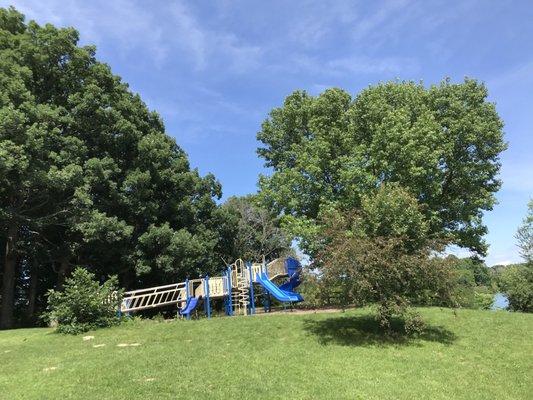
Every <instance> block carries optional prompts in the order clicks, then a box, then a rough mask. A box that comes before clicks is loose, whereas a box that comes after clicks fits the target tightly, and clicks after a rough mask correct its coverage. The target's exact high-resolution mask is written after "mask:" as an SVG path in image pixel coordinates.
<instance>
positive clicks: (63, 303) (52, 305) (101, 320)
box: [44, 267, 122, 334]
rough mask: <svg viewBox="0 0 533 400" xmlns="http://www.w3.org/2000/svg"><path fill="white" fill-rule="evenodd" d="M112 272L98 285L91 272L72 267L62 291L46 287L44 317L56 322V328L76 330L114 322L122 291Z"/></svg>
mask: <svg viewBox="0 0 533 400" xmlns="http://www.w3.org/2000/svg"><path fill="white" fill-rule="evenodd" d="M117 285H118V280H117V278H116V277H115V276H113V277H111V278H109V279H108V280H107V281H106V282H104V283H103V284H102V285H100V284H99V283H98V281H97V280H96V279H95V276H94V274H92V273H91V272H89V271H87V270H86V269H83V268H80V267H78V268H76V270H75V271H74V272H73V273H72V276H71V277H70V278H69V279H67V280H66V282H65V290H64V291H62V292H61V291H56V290H53V289H51V290H49V291H48V308H47V312H46V313H45V315H44V317H45V319H47V320H48V321H49V322H53V323H55V324H57V332H60V333H69V334H78V333H82V332H86V331H88V330H91V329H96V328H102V327H106V326H111V325H116V324H118V323H119V321H120V319H119V317H118V316H117V308H118V305H119V304H120V301H121V298H122V291H121V290H118V289H117Z"/></svg>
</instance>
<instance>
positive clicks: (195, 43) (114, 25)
mask: <svg viewBox="0 0 533 400" xmlns="http://www.w3.org/2000/svg"><path fill="white" fill-rule="evenodd" d="M0 2H2V1H1V0H0ZM11 3H12V4H13V5H14V6H15V7H16V8H17V9H19V10H20V11H21V12H23V13H24V14H25V15H26V16H27V17H28V18H29V19H35V20H37V21H38V22H39V23H41V24H44V23H48V22H49V23H53V24H55V25H59V26H74V27H75V28H76V29H78V30H79V31H80V34H81V40H82V42H83V43H95V44H96V45H97V46H98V47H102V46H103V45H106V46H108V47H112V48H113V50H116V51H117V52H119V54H122V55H123V56H125V57H124V58H126V56H130V57H131V53H132V52H138V53H139V54H137V55H136V56H135V57H136V58H137V59H140V58H143V59H145V60H146V57H145V54H146V53H148V56H149V60H151V61H153V63H154V65H155V66H156V67H160V66H161V65H162V64H163V63H165V62H166V61H167V59H168V56H169V55H170V54H171V53H173V52H174V53H175V52H176V50H183V51H185V53H186V54H188V56H189V57H190V58H191V60H192V62H193V64H194V67H195V69H196V70H198V71H204V70H206V69H208V68H210V67H213V66H216V65H224V66H226V67H228V70H229V71H230V72H234V73H242V72H246V71H249V70H251V69H254V68H257V66H258V65H259V58H260V56H261V54H262V50H261V48H260V47H258V46H253V45H249V44H246V43H243V42H242V40H240V39H239V38H238V37H237V36H236V35H235V34H234V33H232V32H228V31H226V30H213V29H208V28H206V27H205V26H203V24H202V23H201V21H200V20H199V19H198V18H197V17H196V16H195V15H194V13H193V10H192V8H191V6H190V5H189V3H185V2H181V1H179V2H173V3H172V4H170V5H166V4H164V3H163V4H162V5H161V6H160V7H159V8H157V7H154V8H152V7H150V6H149V4H148V3H135V2H132V1H128V0H113V1H104V0H96V1H91V2H84V1H81V0H67V1H63V0H48V1H46V2H42V1H36V0H33V1H32V0H11V1H10V4H11ZM160 13H163V14H165V16H168V17H167V18H163V19H161V17H160ZM141 52H144V53H145V54H141ZM128 53H130V54H128Z"/></svg>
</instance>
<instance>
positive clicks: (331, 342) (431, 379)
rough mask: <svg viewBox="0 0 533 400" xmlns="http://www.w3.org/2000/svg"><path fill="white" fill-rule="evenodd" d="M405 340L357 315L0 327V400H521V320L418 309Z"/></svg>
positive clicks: (527, 371) (526, 352)
mask: <svg viewBox="0 0 533 400" xmlns="http://www.w3.org/2000/svg"><path fill="white" fill-rule="evenodd" d="M421 311H422V313H423V315H424V316H425V317H426V318H427V320H428V322H429V323H430V328H429V330H428V331H427V332H426V333H425V334H424V335H423V336H422V337H420V338H418V339H415V340H410V341H401V340H400V341H398V340H392V339H387V338H385V337H384V336H383V335H381V334H378V333H377V327H376V325H375V323H374V322H373V320H372V319H371V317H370V316H369V315H370V314H369V311H368V310H355V311H349V312H346V313H317V314H290V313H287V314H281V315H268V316H256V317H235V318H214V319H212V320H199V321H173V322H156V321H138V320H135V321H133V322H131V323H127V324H125V325H123V326H120V327H115V328H110V329H105V330H99V331H95V332H89V333H88V334H87V335H92V336H94V339H92V340H86V341H84V340H83V338H82V336H63V335H58V334H54V333H52V332H51V330H49V329H20V330H13V331H3V332H0V359H1V362H2V365H1V368H0V398H2V399H10V400H14V399H59V398H62V399H89V398H91V399H92V398H99V399H131V400H133V399H144V400H147V399H155V398H158V399H176V398H195V399H211V398H213V399H223V398H224V399H228V398H240V399H249V398H251V399H267V398H288V399H309V398H328V399H332V398H335V399H342V398H344V399H359V398H360V399H386V398H397V399H413V398H432V399H450V398H453V399H487V398H497V399H499V400H501V399H526V398H527V397H528V394H531V393H532V392H533V358H532V354H533V341H532V339H531V332H532V331H533V315H527V314H519V313H514V314H513V313H508V312H491V311H468V310H461V311H458V312H457V313H456V314H454V312H453V311H451V310H447V309H438V308H428V309H422V310H421Z"/></svg>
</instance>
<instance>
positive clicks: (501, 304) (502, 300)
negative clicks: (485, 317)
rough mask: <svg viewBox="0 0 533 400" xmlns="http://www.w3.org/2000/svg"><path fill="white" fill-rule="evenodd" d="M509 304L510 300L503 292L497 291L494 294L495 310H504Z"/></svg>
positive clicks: (493, 304) (493, 305)
mask: <svg viewBox="0 0 533 400" xmlns="http://www.w3.org/2000/svg"><path fill="white" fill-rule="evenodd" d="M507 306H509V300H507V297H506V296H505V295H504V294H503V293H496V294H495V295H494V303H492V307H491V308H492V309H493V310H502V309H505V308H507Z"/></svg>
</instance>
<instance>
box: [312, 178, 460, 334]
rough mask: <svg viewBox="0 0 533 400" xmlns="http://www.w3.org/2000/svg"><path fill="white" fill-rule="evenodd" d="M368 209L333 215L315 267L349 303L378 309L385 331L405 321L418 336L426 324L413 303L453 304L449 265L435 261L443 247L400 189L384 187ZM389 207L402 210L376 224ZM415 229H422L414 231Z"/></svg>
mask: <svg viewBox="0 0 533 400" xmlns="http://www.w3.org/2000/svg"><path fill="white" fill-rule="evenodd" d="M363 204H364V205H365V206H364V208H363V210H362V211H360V212H356V213H351V214H348V213H345V214H340V213H332V214H330V215H329V216H328V217H327V218H326V219H325V220H324V224H325V226H326V228H325V230H324V233H325V239H326V242H325V244H324V246H323V248H322V249H321V250H320V251H319V252H318V255H317V257H316V259H315V263H314V265H315V266H316V267H317V268H319V269H320V270H321V271H322V273H323V277H322V280H323V283H324V284H326V285H329V284H334V285H335V284H337V285H339V284H340V286H341V287H342V288H343V296H344V297H345V298H346V299H349V300H351V301H353V302H355V303H356V304H365V303H375V304H377V318H378V320H379V322H380V324H381V325H382V326H384V327H387V328H388V327H390V325H391V321H392V320H393V318H395V317H402V318H404V319H405V321H406V322H405V328H406V329H407V330H408V331H417V330H419V329H420V328H421V323H422V321H421V320H420V319H419V317H418V315H416V313H414V312H412V311H411V308H410V306H411V305H412V304H420V303H427V302H430V301H431V300H438V301H440V302H441V303H443V304H452V302H453V288H454V279H453V276H454V275H453V271H452V269H451V267H450V264H449V263H448V262H447V260H445V259H441V258H438V257H435V256H434V253H435V251H440V250H442V249H443V245H442V242H439V240H438V239H432V238H430V237H428V236H424V235H423V233H424V231H423V229H422V226H423V216H422V211H421V210H419V207H418V205H417V202H416V199H414V198H413V197H412V196H410V195H409V194H408V193H407V192H406V191H405V190H403V189H401V188H399V187H398V186H397V185H386V184H384V185H382V186H381V187H380V188H379V189H378V191H377V193H376V195H375V196H372V197H369V198H368V199H364V201H363ZM385 204H389V205H398V207H391V210H394V212H393V213H390V214H389V215H388V216H387V218H383V219H382V220H381V221H380V222H378V223H377V224H376V223H375V222H374V221H375V220H374V217H375V216H376V215H377V213H379V210H381V209H383V207H384V205H385ZM414 226H418V227H419V229H420V230H417V229H410V228H411V227H414Z"/></svg>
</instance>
